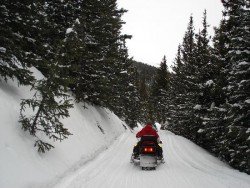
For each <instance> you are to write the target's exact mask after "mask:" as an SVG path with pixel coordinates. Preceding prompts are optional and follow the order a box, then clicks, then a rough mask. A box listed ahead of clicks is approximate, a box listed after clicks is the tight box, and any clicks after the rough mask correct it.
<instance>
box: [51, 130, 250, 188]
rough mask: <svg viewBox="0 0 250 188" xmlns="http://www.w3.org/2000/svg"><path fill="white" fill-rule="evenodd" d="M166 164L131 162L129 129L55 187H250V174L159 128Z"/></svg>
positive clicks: (132, 136)
mask: <svg viewBox="0 0 250 188" xmlns="http://www.w3.org/2000/svg"><path fill="white" fill-rule="evenodd" d="M159 134H160V137H161V139H162V141H163V151H164V158H165V161H166V163H164V164H160V165H159V166H158V167H157V168H156V170H150V171H143V170H141V168H139V167H138V166H135V165H134V164H132V163H129V160H130V155H131V151H132V148H133V144H134V143H136V139H135V135H134V134H131V133H130V132H129V131H127V132H125V133H124V134H122V135H121V136H120V137H119V139H118V140H117V141H116V142H114V144H113V145H112V146H111V147H110V148H109V149H108V150H106V151H105V152H103V153H101V154H100V155H99V156H98V157H97V158H96V159H95V160H93V161H90V162H89V163H87V164H85V165H84V166H83V167H82V168H79V169H78V170H76V171H75V172H74V173H72V174H69V175H68V176H65V177H63V178H62V179H61V180H59V181H58V182H57V183H56V184H51V185H49V186H51V187H53V188H83V187H84V188H99V187H105V188H118V187H119V188H138V187H143V188H152V187H157V188H166V187H167V188H211V187H212V188H235V187H237V188H249V187H250V176H249V175H247V174H244V173H240V172H238V171H237V170H233V169H232V168H230V167H228V166H227V165H226V164H224V163H223V162H221V161H219V160H218V159H217V158H215V157H213V156H212V155H210V154H209V153H207V152H206V151H205V150H203V149H202V148H200V147H198V146H197V145H195V144H194V143H192V142H191V141H189V140H187V139H185V138H183V137H181V136H177V135H174V134H173V133H171V132H168V131H160V133H159Z"/></svg>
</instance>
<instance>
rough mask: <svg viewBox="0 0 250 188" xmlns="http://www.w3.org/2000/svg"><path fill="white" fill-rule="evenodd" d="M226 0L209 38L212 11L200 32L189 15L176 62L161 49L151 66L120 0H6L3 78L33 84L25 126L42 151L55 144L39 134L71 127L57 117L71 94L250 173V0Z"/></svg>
mask: <svg viewBox="0 0 250 188" xmlns="http://www.w3.org/2000/svg"><path fill="white" fill-rule="evenodd" d="M222 3H223V6H224V10H223V15H222V19H221V22H220V25H219V26H218V27H216V28H214V31H215V35H214V36H213V37H210V36H209V34H208V27H209V23H207V12H206V10H204V13H203V22H202V28H200V30H199V31H198V32H197V30H196V28H194V20H193V17H192V16H190V18H187V22H188V24H187V29H186V31H183V33H184V36H183V40H182V43H181V44H179V47H178V50H177V52H176V58H175V60H174V62H173V66H172V67H168V62H167V57H166V56H164V54H163V55H162V56H163V58H162V61H161V62H159V63H160V67H158V68H155V67H152V66H149V65H146V64H143V63H140V62H136V61H135V60H133V59H132V58H130V57H129V55H128V49H127V46H126V40H130V39H131V38H132V35H130V34H123V33H122V32H121V29H122V26H123V24H125V23H124V21H123V20H122V15H123V14H124V13H126V12H127V10H125V9H123V8H118V6H117V1H116V0H105V1H99V0H78V1H73V0H68V1H62V0H53V1H52V0H48V1H27V0H24V1H20V0H16V1H9V0H3V1H2V3H1V5H0V81H1V82H8V80H16V81H17V82H18V84H19V85H29V86H31V89H32V90H33V91H34V92H35V95H34V96H33V97H31V98H28V99H23V100H22V101H21V103H20V119H19V125H20V126H21V128H22V129H23V130H24V131H27V132H28V133H30V134H31V135H33V136H34V137H35V138H36V141H35V144H34V145H35V147H37V149H38V151H39V152H41V153H44V152H46V151H47V150H50V149H51V148H53V147H54V146H53V145H52V144H50V143H49V141H48V140H42V139H41V138H40V134H45V135H46V136H47V137H48V139H52V140H54V141H62V140H63V139H66V138H68V137H69V136H70V135H72V134H71V132H70V130H68V129H66V128H65V127H64V125H63V123H62V122H61V119H62V118H67V117H68V116H69V109H70V108H73V105H72V100H75V101H76V102H79V103H81V104H83V105H84V104H86V103H89V104H92V105H96V106H100V107H103V108H108V109H110V110H111V111H113V112H114V113H115V114H116V115H117V116H119V117H120V118H121V119H123V120H124V121H125V122H126V123H127V125H129V126H130V127H131V128H134V127H136V126H137V123H138V122H139V123H145V122H147V121H154V122H159V123H160V124H162V125H163V129H166V130H170V131H172V132H174V133H175V134H178V135H181V136H184V137H186V138H188V139H190V140H192V141H193V142H195V143H197V144H198V145H200V146H201V147H203V148H205V149H206V150H208V151H209V152H211V153H212V154H213V155H215V156H217V157H219V158H220V159H221V160H223V161H226V162H227V163H228V164H229V165H231V166H232V167H234V168H236V169H238V170H240V171H243V172H246V173H248V174H250V3H249V1H248V0H224V1H222ZM201 16H202V15H201ZM188 19H189V20H188ZM166 24H167V23H166ZM34 68H36V69H37V70H39V71H40V72H41V73H42V74H43V78H37V77H35V76H34V74H33V71H32V70H34ZM170 68H171V69H170ZM111 94H112V95H111ZM72 96H73V97H72Z"/></svg>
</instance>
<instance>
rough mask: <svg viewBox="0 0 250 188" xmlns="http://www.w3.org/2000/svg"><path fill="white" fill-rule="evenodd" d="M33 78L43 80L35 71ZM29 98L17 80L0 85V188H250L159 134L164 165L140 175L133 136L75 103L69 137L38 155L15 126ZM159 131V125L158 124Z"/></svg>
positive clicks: (107, 114)
mask: <svg viewBox="0 0 250 188" xmlns="http://www.w3.org/2000/svg"><path fill="white" fill-rule="evenodd" d="M33 71H34V72H35V76H36V78H43V76H42V75H41V74H40V73H39V72H38V71H36V70H35V69H33ZM32 95H33V93H32V91H30V87H24V86H20V87H18V86H17V83H16V82H15V81H9V82H8V83H5V82H4V81H2V80H1V82H0V104H1V105H0V112H1V113H0V119H1V122H0V124H1V132H0V187H1V188H100V187H101V188H138V187H143V188H152V187H157V188H166V187H168V188H201V187H202V188H211V187H213V188H226V187H227V188H230V187H231V188H234V187H237V188H249V187H250V176H249V175H247V174H245V173H240V172H239V171H237V170H234V169H232V168H230V167H229V166H227V165H226V164H224V163H223V162H221V161H219V160H218V159H217V158H215V157H213V156H212V155H211V154H209V153H207V152H206V151H205V150H203V149H201V148H200V147H198V146H197V145H195V144H194V143H192V142H191V141H189V140H187V139H185V138H183V137H181V136H177V135H175V134H173V133H171V132H168V131H165V130H159V134H160V137H161V139H162V141H163V152H164V158H165V161H166V163H165V164H161V165H159V166H158V167H157V168H156V170H152V171H142V170H141V169H140V168H139V167H138V166H135V165H134V164H132V163H130V156H131V152H132V149H133V146H134V144H135V143H136V142H137V140H136V138H135V133H136V132H137V131H138V130H140V129H141V127H138V128H137V129H135V130H133V131H132V130H130V129H129V128H128V127H127V126H126V124H125V123H124V122H123V121H121V120H120V119H119V118H118V117H117V116H116V115H115V114H114V113H112V112H111V111H109V110H108V109H104V108H98V107H94V106H90V105H87V104H85V106H86V107H87V108H84V107H83V104H81V103H80V104H77V103H74V108H72V109H71V110H70V118H67V119H64V120H63V123H64V124H65V126H66V127H67V128H68V129H69V130H70V132H71V133H73V135H72V136H70V137H69V138H68V139H67V140H64V141H62V142H61V143H53V145H54V146H55V148H54V149H52V150H51V151H49V152H47V153H45V154H39V153H37V151H36V148H34V147H33V145H34V138H33V137H32V136H30V135H29V134H28V133H26V132H24V131H23V130H21V128H20V125H19V124H18V118H19V110H20V100H21V99H23V98H29V97H31V96H32ZM157 127H158V129H160V125H159V124H157Z"/></svg>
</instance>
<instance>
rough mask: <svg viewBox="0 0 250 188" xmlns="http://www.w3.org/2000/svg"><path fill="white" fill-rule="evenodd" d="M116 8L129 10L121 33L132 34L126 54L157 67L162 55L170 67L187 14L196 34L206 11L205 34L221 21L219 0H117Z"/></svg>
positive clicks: (186, 21) (180, 39)
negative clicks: (192, 22)
mask: <svg viewBox="0 0 250 188" xmlns="http://www.w3.org/2000/svg"><path fill="white" fill-rule="evenodd" d="M118 7H119V8H121V7H122V8H125V9H127V10H128V12H127V13H125V14H124V15H123V17H122V20H123V21H125V22H126V24H124V25H123V29H122V33H124V34H130V35H132V36H133V37H132V39H131V40H127V47H128V53H129V56H130V57H133V59H134V60H136V61H139V62H143V63H146V64H149V65H152V66H156V67H159V65H160V62H161V60H162V58H163V56H164V55H166V58H167V62H168V65H169V66H171V65H172V63H173V60H174V58H175V55H176V52H177V48H178V45H179V44H180V43H182V39H183V36H184V33H185V31H186V29H187V25H188V22H189V18H190V15H191V14H192V15H193V17H194V26H195V32H198V31H199V29H202V17H203V12H204V10H205V9H206V10H207V22H208V24H209V25H210V27H209V29H208V31H209V34H210V35H211V36H212V35H213V34H214V32H213V27H214V26H218V25H219V22H220V20H221V18H222V10H223V6H222V3H221V1H220V0H118Z"/></svg>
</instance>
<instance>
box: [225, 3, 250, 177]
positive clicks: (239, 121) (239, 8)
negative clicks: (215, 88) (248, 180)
mask: <svg viewBox="0 0 250 188" xmlns="http://www.w3.org/2000/svg"><path fill="white" fill-rule="evenodd" d="M223 5H224V7H225V16H226V24H227V33H226V34H227V36H228V38H229V43H228V49H229V51H228V53H227V55H226V57H227V61H228V78H227V79H228V82H229V83H228V87H227V91H228V92H227V95H228V107H229V108H228V115H227V120H228V136H227V143H226V147H227V149H228V150H229V153H228V154H227V156H226V157H227V160H228V161H229V164H231V165H232V166H234V167H237V168H238V169H240V170H243V171H245V172H247V173H250V171H249V169H250V166H249V164H250V161H249V160H250V152H249V142H248V138H249V136H250V133H249V128H250V127H249V125H250V114H249V110H250V103H249V100H250V98H249V96H250V89H249V88H250V87H249V85H250V76H249V75H250V72H249V70H250V68H249V67H250V59H249V48H250V47H249V46H250V39H249V36H250V35H249V27H250V26H249V23H250V20H249V7H250V5H249V1H247V0H236V1H231V0H228V1H225V2H224V3H223Z"/></svg>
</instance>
